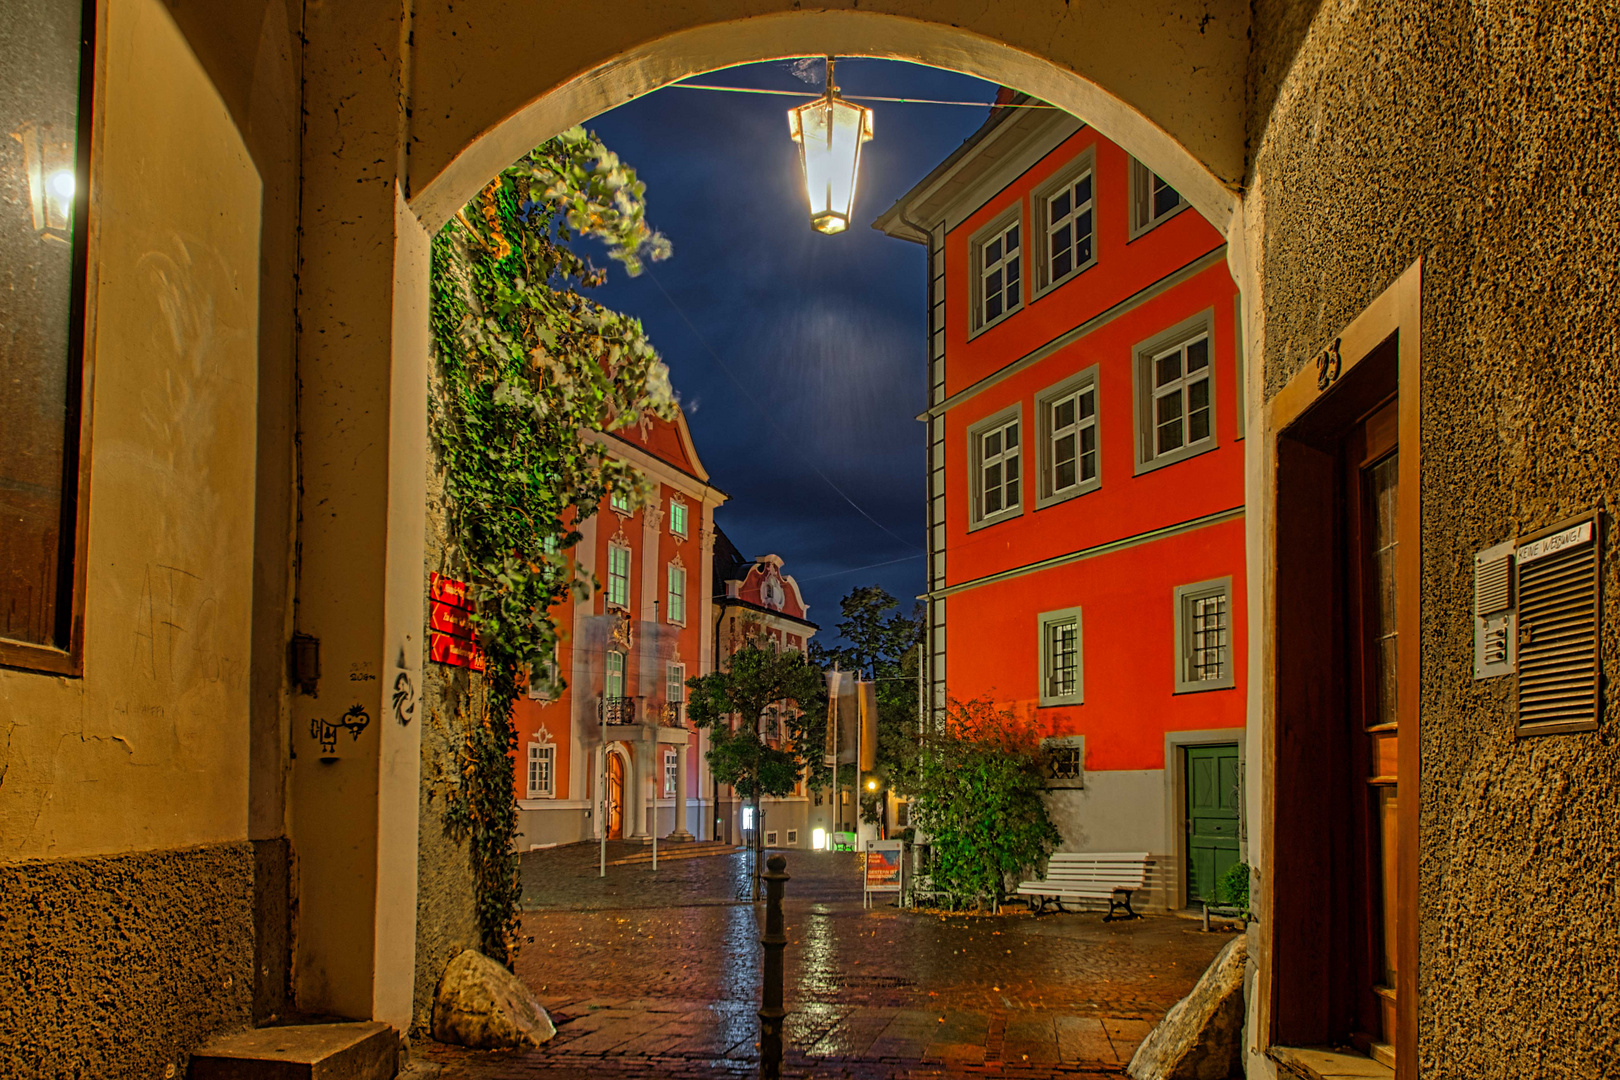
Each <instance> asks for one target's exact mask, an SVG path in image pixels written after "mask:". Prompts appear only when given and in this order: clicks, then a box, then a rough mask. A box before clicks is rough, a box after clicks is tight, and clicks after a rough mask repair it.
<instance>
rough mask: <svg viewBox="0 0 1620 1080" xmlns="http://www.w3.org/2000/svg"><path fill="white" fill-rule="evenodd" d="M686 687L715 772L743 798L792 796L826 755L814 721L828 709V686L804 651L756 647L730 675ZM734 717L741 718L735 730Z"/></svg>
mask: <svg viewBox="0 0 1620 1080" xmlns="http://www.w3.org/2000/svg"><path fill="white" fill-rule="evenodd" d="M686 685H687V687H688V689H689V691H690V692H689V693H688V694H687V700H686V715H687V716H688V717H689V718H690V719H691V721H692V723H693V724H695V725H697V726H698V727H700V728H707V729H708V730H709V750H708V753H707V755H706V756H707V759H708V762H709V768H710V769H711V770H713V772H714V777H715V779H716V780H718V781H720V782H721V783H722V784H729V785H731V786H732V787H733V788H735V789H736V791H737V793H738V794H739V795H742V796H744V797H745V798H749V799H758V798H759V797H760V796H761V795H770V796H773V797H776V798H780V797H782V796H784V795H790V794H792V793H793V786H794V785H795V784H796V783H798V781H799V777H800V776H801V775H803V772H804V769H805V767H806V766H807V765H808V764H809V763H810V761H811V760H812V759H819V758H820V756H821V753H822V748H823V744H822V743H821V742H819V741H817V740H816V735H815V730H816V729H815V724H814V720H815V716H816V714H817V713H818V712H822V713H824V712H825V704H824V702H825V700H826V689H825V683H824V682H823V680H822V675H821V670H820V669H819V668H817V667H816V666H815V665H814V664H812V663H811V662H810V661H809V660H807V659H806V658H805V656H804V654H803V653H800V652H798V651H797V650H794V649H781V650H777V649H773V648H768V647H762V646H761V645H760V644H758V643H750V644H748V645H747V646H745V647H744V648H742V649H739V650H738V651H737V652H735V653H733V654H732V656H731V659H730V660H729V662H728V663H727V666H726V669H725V670H724V671H714V672H710V673H709V674H708V675H701V676H697V677H695V678H691V679H688V680H687V681H686ZM732 716H737V717H739V718H740V719H739V722H738V724H737V726H736V727H735V728H733V727H732V726H731V721H730V718H731V717H732ZM823 723H824V721H823ZM822 730H824V728H823V729H822Z"/></svg>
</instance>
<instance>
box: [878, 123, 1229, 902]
mask: <svg viewBox="0 0 1620 1080" xmlns="http://www.w3.org/2000/svg"><path fill="white" fill-rule="evenodd" d="M1013 104H1022V102H1014V103H1013ZM877 227H878V228H880V229H882V230H884V231H885V232H887V233H889V234H890V235H892V236H896V237H900V238H902V239H907V240H911V241H913V242H917V243H921V244H924V245H926V246H927V249H928V265H929V325H928V334H929V408H928V410H927V412H926V413H924V415H923V417H922V419H923V420H924V421H925V423H926V424H927V426H928V455H929V478H928V507H929V514H928V548H929V571H928V593H927V595H926V602H927V610H928V622H929V633H928V653H929V655H928V667H927V677H928V679H929V682H930V686H931V694H930V707H931V709H932V710H933V711H934V712H935V713H936V715H939V714H942V713H943V712H944V711H945V709H946V708H947V703H948V702H949V701H951V700H956V701H966V700H970V699H988V700H991V701H993V702H995V703H997V704H998V705H1001V706H1003V707H1007V708H1011V709H1013V710H1015V711H1018V712H1022V713H1025V714H1029V715H1032V716H1033V717H1034V718H1035V719H1036V721H1037V723H1038V725H1039V727H1040V729H1041V730H1042V731H1043V733H1044V734H1045V735H1046V741H1047V746H1048V750H1049V753H1050V757H1051V761H1052V771H1051V776H1050V778H1049V781H1048V783H1049V787H1050V790H1049V805H1050V808H1051V810H1052V813H1053V817H1054V820H1055V821H1056V823H1057V824H1058V826H1059V829H1060V831H1061V832H1062V834H1063V849H1064V850H1074V851H1148V852H1151V853H1152V854H1153V856H1154V860H1155V877H1156V879H1157V881H1156V885H1155V888H1154V900H1155V901H1156V902H1157V903H1159V904H1162V905H1164V906H1171V907H1179V906H1181V905H1183V904H1185V903H1189V902H1192V901H1194V900H1197V899H1199V898H1201V897H1212V895H1213V888H1214V882H1215V879H1216V878H1218V877H1219V875H1220V874H1221V873H1222V872H1224V870H1225V868H1226V867H1227V866H1229V865H1231V863H1233V862H1235V861H1237V860H1238V859H1240V858H1241V857H1242V855H1243V851H1242V847H1243V838H1242V837H1241V835H1240V833H1241V818H1240V814H1239V808H1240V806H1241V801H1240V790H1239V789H1240V785H1241V782H1242V769H1243V759H1244V748H1243V727H1244V723H1245V706H1246V677H1245V676H1246V665H1247V655H1246V637H1245V634H1246V630H1245V617H1246V614H1245V611H1244V595H1245V581H1244V575H1245V566H1244V537H1243V499H1244V491H1243V483H1244V479H1243V450H1242V445H1241V440H1242V438H1243V435H1244V431H1243V413H1242V396H1241V395H1242V356H1241V352H1240V349H1241V337H1240V332H1239V326H1238V318H1237V317H1238V308H1237V288H1236V286H1235V284H1234V283H1233V281H1232V277H1231V275H1230V273H1229V271H1228V269H1227V266H1226V261H1225V246H1224V242H1223V240H1222V238H1221V237H1220V235H1219V234H1218V233H1217V232H1216V230H1215V229H1214V228H1212V227H1211V226H1210V225H1209V223H1208V222H1206V221H1205V220H1204V219H1203V218H1201V217H1200V216H1199V215H1198V214H1197V212H1196V211H1194V210H1192V209H1191V208H1189V207H1188V206H1187V205H1186V203H1185V202H1184V201H1183V200H1182V199H1181V198H1180V196H1179V195H1178V194H1177V193H1176V192H1175V191H1174V190H1173V189H1170V188H1169V187H1167V186H1166V185H1164V183H1163V182H1162V181H1160V180H1159V179H1158V178H1157V177H1155V176H1153V174H1152V173H1150V172H1148V171H1147V170H1146V169H1145V168H1143V167H1142V166H1141V165H1140V164H1139V163H1137V162H1136V161H1135V160H1134V159H1132V158H1131V157H1130V156H1129V155H1127V154H1126V153H1125V152H1124V151H1123V150H1121V149H1120V148H1119V147H1117V146H1115V145H1114V144H1113V143H1110V142H1109V141H1108V140H1106V139H1104V138H1102V137H1101V136H1100V135H1099V134H1097V132H1096V131H1094V130H1092V129H1091V128H1088V127H1086V126H1085V125H1084V124H1082V123H1081V122H1080V121H1078V120H1076V119H1075V118H1073V117H1071V116H1068V115H1067V114H1064V113H1061V112H1058V111H1057V110H1053V109H1043V108H1017V107H1014V108H998V109H994V110H992V115H991V117H990V119H989V120H988V121H987V122H986V123H985V125H984V126H983V127H982V128H981V129H980V130H979V131H978V132H977V133H976V134H975V135H974V136H973V137H972V138H970V139H969V140H968V141H967V142H966V143H964V144H963V146H962V147H961V148H960V149H958V150H957V151H956V152H955V153H954V154H952V156H951V157H950V158H948V159H947V160H946V161H945V162H943V163H942V164H941V165H940V166H939V167H938V168H936V169H935V170H934V171H933V172H932V173H930V174H929V176H928V177H926V178H924V179H923V180H922V181H921V182H920V183H919V184H918V185H917V186H916V187H914V188H913V189H912V190H911V191H910V192H908V193H907V194H906V195H905V196H904V197H903V198H902V199H901V200H900V201H899V202H898V203H897V204H896V205H895V207H894V208H892V209H891V210H889V211H888V212H887V213H886V214H884V215H883V216H882V217H881V218H880V219H879V220H878V222H877Z"/></svg>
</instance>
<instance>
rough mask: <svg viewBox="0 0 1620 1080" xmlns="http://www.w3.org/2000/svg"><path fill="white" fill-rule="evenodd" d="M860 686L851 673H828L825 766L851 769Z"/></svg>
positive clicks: (859, 714)
mask: <svg viewBox="0 0 1620 1080" xmlns="http://www.w3.org/2000/svg"><path fill="white" fill-rule="evenodd" d="M860 685H861V684H860V683H858V682H857V681H856V677H855V673H854V672H853V671H829V672H827V749H826V753H825V755H824V756H823V758H822V764H824V765H853V764H854V763H855V740H856V738H857V737H858V736H859V735H860V722H861V705H860Z"/></svg>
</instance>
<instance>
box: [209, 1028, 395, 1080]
mask: <svg viewBox="0 0 1620 1080" xmlns="http://www.w3.org/2000/svg"><path fill="white" fill-rule="evenodd" d="M398 1071H399V1035H398V1034H397V1033H396V1032H395V1031H394V1029H393V1028H391V1027H389V1026H388V1025H387V1024H383V1023H379V1022H377V1021H374V1020H368V1021H362V1022H359V1023H349V1024H291V1025H288V1026H287V1027H267V1028H256V1029H254V1030H253V1031H244V1032H241V1033H239V1034H236V1035H226V1036H224V1037H222V1038H219V1039H215V1040H214V1041H213V1042H211V1043H209V1044H208V1045H207V1046H204V1047H203V1048H202V1049H201V1050H198V1051H197V1052H196V1053H195V1054H193V1055H192V1057H191V1080H393V1077H394V1075H395V1074H396V1073H397V1072H398Z"/></svg>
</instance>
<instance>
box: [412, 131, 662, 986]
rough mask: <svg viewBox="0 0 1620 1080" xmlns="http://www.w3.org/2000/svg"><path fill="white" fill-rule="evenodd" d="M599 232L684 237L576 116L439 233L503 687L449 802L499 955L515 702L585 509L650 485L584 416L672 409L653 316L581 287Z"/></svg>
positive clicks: (487, 615) (433, 422)
mask: <svg viewBox="0 0 1620 1080" xmlns="http://www.w3.org/2000/svg"><path fill="white" fill-rule="evenodd" d="M586 238H590V239H594V240H597V241H601V242H602V243H603V244H605V245H606V248H607V253H608V255H609V256H610V257H611V258H612V259H614V260H616V261H618V262H619V263H620V264H622V265H623V266H624V268H625V270H626V272H628V273H630V274H637V273H640V271H641V269H642V265H643V260H644V259H649V258H650V259H662V258H664V257H666V256H667V255H668V254H669V253H670V247H669V242H668V241H667V240H665V239H664V238H663V237H662V236H660V235H659V234H658V233H656V232H654V231H652V230H651V229H650V228H649V227H648V226H647V223H646V191H645V188H644V186H643V185H642V183H641V182H640V181H639V180H637V179H636V175H635V172H634V171H633V170H631V169H629V168H628V167H626V166H625V165H624V164H623V163H622V162H620V161H619V159H618V157H617V156H616V155H615V154H613V152H612V151H610V150H608V149H607V147H605V146H603V145H602V143H601V142H600V141H599V140H598V139H597V138H596V137H595V136H594V135H592V134H590V133H587V132H586V131H585V130H583V129H582V128H573V129H571V130H569V131H566V132H564V133H563V134H561V135H559V136H557V137H556V138H554V139H551V140H550V141H548V142H546V143H545V144H544V145H543V146H540V147H539V148H537V149H536V150H534V151H533V152H532V153H530V154H527V155H525V156H524V157H523V158H522V159H521V160H519V161H518V162H516V163H515V164H514V165H512V166H511V167H510V168H508V169H506V170H504V171H503V172H502V173H501V174H500V175H499V176H497V177H496V178H495V179H494V180H492V181H491V182H490V183H489V185H488V186H487V187H485V188H484V189H483V191H481V192H480V193H479V195H478V197H477V198H476V199H474V200H473V201H472V202H471V203H468V204H467V206H466V207H464V208H463V209H462V210H461V211H460V212H458V213H457V214H456V216H455V217H454V218H452V219H451V221H450V222H449V223H447V224H446V225H445V227H444V228H443V229H442V230H440V232H439V234H438V235H437V236H436V237H434V240H433V250H432V260H433V261H432V310H431V315H430V323H431V329H432V338H433V352H434V358H435V360H436V362H437V374H438V376H439V379H438V385H437V388H436V393H435V394H434V396H433V397H432V398H431V400H430V408H431V416H430V426H431V431H432V435H433V439H434V444H435V450H436V451H437V455H438V459H439V462H440V464H441V466H442V468H443V469H444V485H445V495H446V503H447V519H448V520H447V527H448V534H449V535H448V540H449V555H450V559H451V562H452V566H453V568H454V571H455V572H456V573H457V574H459V575H462V576H464V577H465V578H466V580H467V581H468V583H469V585H470V586H471V593H472V596H473V599H474V600H475V601H476V603H477V610H476V612H475V613H474V614H473V615H472V624H473V627H474V629H475V630H476V631H477V633H478V640H479V644H480V646H481V648H482V649H483V652H484V657H485V663H486V669H485V672H484V679H485V684H486V687H487V690H488V704H487V707H485V708H483V709H482V710H480V713H481V715H480V716H479V717H477V718H476V722H475V723H474V724H473V725H472V728H471V732H472V733H471V735H470V736H469V740H468V747H467V750H466V753H465V759H466V760H465V762H464V765H463V769H462V773H463V782H462V785H461V795H460V798H459V799H457V800H455V801H454V802H453V803H452V809H451V813H450V817H449V820H450V823H451V825H452V826H453V827H456V828H459V829H461V830H463V831H464V832H465V833H466V834H467V835H468V836H469V837H470V838H471V839H472V854H473V863H474V869H475V875H476V877H477V892H478V904H479V921H480V926H481V928H482V932H483V939H484V940H483V947H484V951H485V952H486V953H488V954H489V955H490V956H494V957H497V958H500V959H509V958H510V955H511V952H512V942H513V940H514V932H515V929H516V910H517V908H516V905H517V896H518V883H517V865H516V858H515V856H514V855H513V854H512V846H513V843H514V840H515V837H516V829H517V806H516V802H515V796H514V786H513V779H512V760H511V754H512V753H513V751H514V750H515V748H516V734H515V732H514V730H513V727H512V722H511V714H512V703H513V701H514V700H515V699H516V697H517V694H518V692H519V691H520V689H521V688H522V686H523V683H524V680H525V679H526V678H527V674H528V672H529V671H530V670H531V668H536V669H537V668H538V666H539V662H541V661H543V660H545V659H546V658H549V657H550V656H551V655H552V653H553V649H554V647H555V645H556V642H557V633H558V631H557V625H556V623H555V621H554V618H553V616H552V613H551V608H552V605H554V604H555V603H556V602H557V601H559V600H561V599H563V598H564V597H566V596H567V595H568V592H569V590H570V589H571V588H582V587H583V585H584V582H583V581H581V580H579V579H578V578H577V577H576V575H575V574H574V572H573V571H572V570H571V569H570V566H571V565H572V564H571V562H570V561H569V560H568V558H567V557H566V554H565V553H566V551H567V549H568V548H570V547H572V546H573V545H574V544H575V543H577V542H578V540H579V538H580V534H579V533H578V532H576V531H574V528H573V526H574V525H576V524H578V522H579V521H581V520H583V519H585V518H587V517H589V516H590V515H591V514H592V513H594V512H595V508H596V507H597V505H598V504H599V503H600V502H601V499H602V497H603V496H604V495H605V494H606V493H607V492H608V491H623V492H626V493H628V494H630V495H631V496H632V499H633V501H639V500H640V499H641V498H642V497H644V495H645V492H644V491H643V490H642V485H643V484H644V481H642V480H641V479H640V478H639V477H638V476H637V475H636V474H635V473H634V472H633V471H632V470H631V469H630V468H629V467H628V466H627V465H624V464H623V463H620V462H615V461H611V460H609V459H607V458H606V457H605V456H604V455H603V454H602V453H601V452H600V450H599V449H598V448H597V447H596V446H595V445H594V444H592V443H591V442H589V441H586V440H582V439H580V437H579V433H580V431H581V430H594V431H612V430H616V429H621V428H624V427H628V426H632V425H635V424H638V423H641V422H643V421H644V420H645V419H646V418H648V417H652V416H658V417H663V418H665V419H668V418H671V417H673V415H674V409H675V404H674V396H673V393H672V391H671V389H670V385H669V372H668V370H667V369H666V368H665V366H664V364H663V362H662V361H661V360H660V359H659V357H658V354H657V353H656V352H655V351H654V349H653V347H652V345H651V343H650V342H649V341H648V340H647V336H646V333H645V332H644V331H643V329H642V326H641V323H640V321H639V320H637V319H634V318H631V317H629V316H626V315H623V314H620V313H618V312H615V311H610V310H609V309H607V308H605V307H603V306H602V305H601V304H598V303H596V302H595V301H594V300H591V299H589V298H587V297H586V296H584V295H583V292H582V290H586V289H590V288H592V287H595V286H597V285H600V284H601V283H602V282H603V281H605V280H606V271H604V270H602V269H599V268H597V267H595V266H593V265H592V264H591V263H590V261H589V259H588V258H586V257H585V256H584V255H582V254H580V253H579V252H578V251H576V250H574V248H573V247H571V246H570V245H571V244H573V243H575V242H577V241H579V240H582V239H586Z"/></svg>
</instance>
